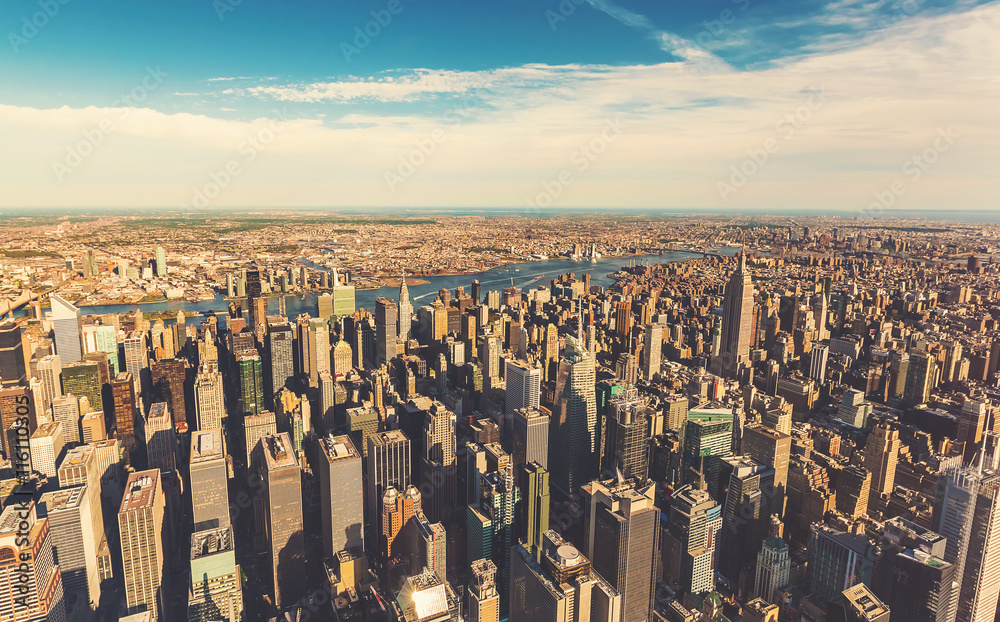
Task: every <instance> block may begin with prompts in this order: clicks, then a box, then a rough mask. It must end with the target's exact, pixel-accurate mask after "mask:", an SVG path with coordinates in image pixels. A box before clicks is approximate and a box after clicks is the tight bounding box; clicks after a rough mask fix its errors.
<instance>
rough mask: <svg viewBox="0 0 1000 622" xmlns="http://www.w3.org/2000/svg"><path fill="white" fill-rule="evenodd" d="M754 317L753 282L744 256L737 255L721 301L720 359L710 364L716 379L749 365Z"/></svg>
mask: <svg viewBox="0 0 1000 622" xmlns="http://www.w3.org/2000/svg"><path fill="white" fill-rule="evenodd" d="M752 316H753V281H752V280H751V277H750V272H749V271H748V270H747V258H746V253H744V252H740V258H739V265H738V267H737V269H736V271H735V272H733V274H732V276H731V277H730V278H729V283H728V284H726V294H725V297H724V298H723V301H722V339H721V342H720V350H719V356H718V357H716V359H715V360H713V361H712V365H713V371H712V373H714V374H715V375H717V376H722V377H724V378H733V377H735V376H736V374H737V372H738V371H739V370H740V369H741V368H742V367H745V366H747V365H748V364H749V361H750V337H751V328H752V324H753V322H752Z"/></svg>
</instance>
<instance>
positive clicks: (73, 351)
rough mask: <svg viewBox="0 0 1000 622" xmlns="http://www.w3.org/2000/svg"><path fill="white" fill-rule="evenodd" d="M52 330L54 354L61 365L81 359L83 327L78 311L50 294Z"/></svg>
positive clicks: (60, 297) (62, 299) (58, 296)
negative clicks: (53, 333)
mask: <svg viewBox="0 0 1000 622" xmlns="http://www.w3.org/2000/svg"><path fill="white" fill-rule="evenodd" d="M49 300H50V302H51V303H52V329H53V331H54V332H55V346H56V354H58V355H59V358H60V359H61V360H62V363H63V365H66V364H67V363H75V362H77V361H79V360H80V359H82V358H83V325H82V323H81V317H80V310H79V309H77V308H76V307H74V306H73V305H72V304H70V303H69V302H67V301H66V300H65V299H64V298H63V297H62V296H60V295H59V294H51V295H50V296H49Z"/></svg>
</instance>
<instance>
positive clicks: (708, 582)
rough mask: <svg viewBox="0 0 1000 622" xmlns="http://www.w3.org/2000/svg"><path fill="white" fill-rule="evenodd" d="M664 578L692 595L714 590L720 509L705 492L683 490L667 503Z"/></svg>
mask: <svg viewBox="0 0 1000 622" xmlns="http://www.w3.org/2000/svg"><path fill="white" fill-rule="evenodd" d="M669 516H670V518H669V520H668V522H667V531H666V533H665V534H664V537H665V538H667V540H666V541H665V542H664V547H663V548H664V551H667V552H668V554H666V555H665V558H666V559H665V560H664V561H665V567H664V577H665V578H667V579H669V580H671V581H673V582H676V583H678V584H680V586H681V588H682V589H683V590H684V591H686V592H690V593H692V594H702V593H704V592H709V591H711V590H713V589H715V557H716V555H715V549H716V542H717V538H718V535H719V530H720V529H722V506H720V505H719V504H718V503H716V502H715V500H713V499H712V497H711V496H710V495H709V494H708V492H706V491H705V490H701V489H698V488H691V487H690V486H682V487H680V488H679V489H677V490H675V491H674V494H673V496H672V497H671V499H670V515H669Z"/></svg>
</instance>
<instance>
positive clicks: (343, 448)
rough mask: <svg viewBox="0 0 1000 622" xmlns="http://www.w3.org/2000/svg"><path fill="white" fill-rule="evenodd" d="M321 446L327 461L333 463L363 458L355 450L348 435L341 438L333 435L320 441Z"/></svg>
mask: <svg viewBox="0 0 1000 622" xmlns="http://www.w3.org/2000/svg"><path fill="white" fill-rule="evenodd" d="M320 446H321V447H322V448H323V453H324V454H325V455H326V459H327V460H328V461H330V462H331V463H333V462H340V461H343V460H350V459H352V458H360V457H361V456H360V455H359V454H358V451H357V450H356V449H355V448H354V443H352V442H351V437H349V436H347V435H346V434H343V435H341V436H333V435H332V434H331V435H330V436H327V437H326V438H324V439H322V440H321V441H320Z"/></svg>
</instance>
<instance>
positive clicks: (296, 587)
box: [254, 432, 305, 609]
mask: <svg viewBox="0 0 1000 622" xmlns="http://www.w3.org/2000/svg"><path fill="white" fill-rule="evenodd" d="M254 451H255V460H254V464H255V466H256V470H257V472H258V473H259V474H260V476H261V478H262V480H263V484H264V485H263V488H262V490H261V491H260V494H259V495H258V496H257V498H256V499H255V500H254V507H255V510H256V513H257V517H258V520H257V534H256V541H257V542H258V543H259V545H260V546H261V548H263V549H264V550H266V551H267V553H268V557H269V558H270V566H271V571H270V573H269V576H268V579H269V582H270V586H269V587H270V594H271V596H272V597H273V598H272V602H273V603H274V605H275V606H276V607H278V608H279V609H280V608H282V607H287V606H289V605H291V604H294V603H295V602H297V601H298V600H299V598H301V597H302V595H303V594H304V593H305V573H304V570H305V568H304V565H305V545H304V540H303V528H302V479H301V478H302V476H301V471H300V469H299V462H298V460H297V459H296V457H295V453H294V452H293V451H292V439H291V437H290V436H289V435H288V433H287V432H282V433H281V434H277V435H272V436H265V437H264V438H262V439H260V442H259V443H258V444H257V447H256V449H255V450H254Z"/></svg>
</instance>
